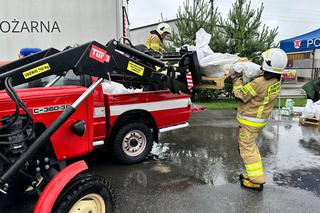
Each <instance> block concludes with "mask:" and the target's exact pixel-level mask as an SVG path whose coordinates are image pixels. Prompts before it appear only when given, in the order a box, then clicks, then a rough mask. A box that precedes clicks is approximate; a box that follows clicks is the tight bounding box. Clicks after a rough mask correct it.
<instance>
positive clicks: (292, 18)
mask: <svg viewBox="0 0 320 213" xmlns="http://www.w3.org/2000/svg"><path fill="white" fill-rule="evenodd" d="M183 2H184V0H129V19H130V23H131V25H130V27H131V28H133V27H137V26H143V25H145V24H152V23H155V22H158V21H159V20H161V13H162V15H163V17H164V18H165V19H173V18H176V13H177V10H178V8H179V6H180V5H182V4H183ZM190 2H192V0H190ZM234 2H235V0H215V6H217V7H218V10H219V11H220V12H221V14H222V15H223V16H226V14H227V13H228V11H229V9H230V8H231V6H232V3H234ZM251 2H252V6H253V7H259V6H260V5H261V3H262V2H263V3H264V7H265V9H264V11H263V14H262V23H264V24H266V25H268V26H270V27H277V26H279V35H278V37H277V40H281V39H286V38H290V37H293V36H296V35H300V34H304V33H306V32H309V31H313V30H315V29H318V28H320V0H265V1H263V0H252V1H251Z"/></svg>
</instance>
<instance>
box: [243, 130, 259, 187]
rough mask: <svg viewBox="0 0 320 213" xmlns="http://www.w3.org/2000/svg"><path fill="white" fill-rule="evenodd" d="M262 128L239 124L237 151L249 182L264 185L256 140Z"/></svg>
mask: <svg viewBox="0 0 320 213" xmlns="http://www.w3.org/2000/svg"><path fill="white" fill-rule="evenodd" d="M261 130H262V128H258V127H252V126H247V125H244V124H240V126H239V150H240V156H241V158H242V160H243V163H244V165H245V168H246V172H247V175H248V177H249V179H250V181H251V182H253V183H259V184H263V183H265V178H264V173H263V165H262V160H261V156H260V152H259V149H258V146H257V144H256V139H257V137H258V135H259V133H260V132H261Z"/></svg>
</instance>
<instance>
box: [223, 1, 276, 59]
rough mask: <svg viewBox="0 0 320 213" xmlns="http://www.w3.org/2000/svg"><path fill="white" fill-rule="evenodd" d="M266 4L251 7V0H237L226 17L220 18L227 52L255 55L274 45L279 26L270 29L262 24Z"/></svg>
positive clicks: (248, 55)
mask: <svg viewBox="0 0 320 213" xmlns="http://www.w3.org/2000/svg"><path fill="white" fill-rule="evenodd" d="M263 9H264V6H263V3H262V4H261V6H260V8H258V9H251V1H249V2H248V3H247V0H236V2H235V3H234V4H233V5H232V9H230V11H229V14H228V17H227V18H226V19H222V18H220V19H219V23H220V25H221V26H222V31H221V32H222V35H223V36H224V38H225V44H226V47H225V52H229V53H233V54H234V53H239V54H240V56H247V57H253V56H254V53H255V52H258V51H265V50H266V49H269V48H271V47H273V46H275V45H274V43H273V42H274V39H275V37H276V36H277V34H278V27H277V28H275V29H269V27H267V26H266V25H265V24H264V25H262V24H261V15H262V12H263Z"/></svg>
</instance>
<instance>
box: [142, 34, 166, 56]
mask: <svg viewBox="0 0 320 213" xmlns="http://www.w3.org/2000/svg"><path fill="white" fill-rule="evenodd" d="M146 46H147V48H148V49H152V50H154V51H157V52H161V53H162V52H164V49H163V47H162V41H161V39H160V37H159V36H158V35H157V34H153V33H152V34H151V35H150V36H149V37H148V39H147V42H146Z"/></svg>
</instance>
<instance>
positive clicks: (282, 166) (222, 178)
mask: <svg viewBox="0 0 320 213" xmlns="http://www.w3.org/2000/svg"><path fill="white" fill-rule="evenodd" d="M237 138H238V130H237V128H223V127H219V128H217V127H213V126H191V127H189V128H186V129H181V130H177V131H173V132H169V133H167V134H163V135H162V136H161V138H160V143H159V144H158V145H157V146H155V147H154V149H153V153H155V154H157V155H159V158H160V159H161V160H162V161H166V162H168V163H169V164H171V165H174V166H176V167H179V168H181V169H182V170H183V171H185V172H186V173H187V174H189V175H192V176H194V177H195V178H196V179H198V180H199V182H201V183H203V184H214V185H224V184H227V183H237V182H238V180H237V178H238V174H239V172H240V171H241V169H242V163H241V160H240V155H239V153H238V149H237ZM258 146H259V149H260V152H261V153H262V158H263V162H264V167H265V173H266V178H267V182H268V184H276V185H280V186H288V187H289V186H290V187H299V188H302V189H305V190H308V191H314V192H316V193H317V194H319V195H320V186H318V185H319V177H320V134H319V132H318V130H317V129H316V128H312V127H304V126H299V125H298V123H297V122H273V123H272V124H271V125H269V126H268V127H266V128H265V129H264V130H263V132H262V134H261V135H260V137H259V138H258Z"/></svg>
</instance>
